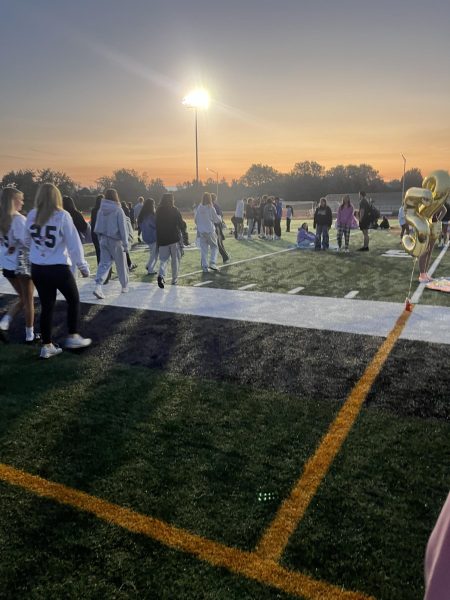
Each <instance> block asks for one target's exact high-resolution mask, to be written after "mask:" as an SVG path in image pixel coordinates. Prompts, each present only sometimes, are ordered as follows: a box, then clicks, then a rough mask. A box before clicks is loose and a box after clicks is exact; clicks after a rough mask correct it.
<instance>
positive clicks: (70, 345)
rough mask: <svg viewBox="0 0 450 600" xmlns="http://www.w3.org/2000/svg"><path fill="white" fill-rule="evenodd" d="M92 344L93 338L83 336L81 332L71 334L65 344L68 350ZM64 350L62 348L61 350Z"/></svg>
mask: <svg viewBox="0 0 450 600" xmlns="http://www.w3.org/2000/svg"><path fill="white" fill-rule="evenodd" d="M91 344H92V340H91V338H84V337H81V335H80V334H79V333H75V335H71V336H70V337H68V338H67V339H66V341H65V343H64V346H65V347H66V348H67V349H68V350H77V349H78V348H87V347H88V346H90V345H91ZM61 352H62V350H61Z"/></svg>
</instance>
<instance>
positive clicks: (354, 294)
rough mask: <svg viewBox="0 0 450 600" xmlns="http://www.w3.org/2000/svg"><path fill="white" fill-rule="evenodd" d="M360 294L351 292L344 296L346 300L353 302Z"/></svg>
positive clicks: (357, 291)
mask: <svg viewBox="0 0 450 600" xmlns="http://www.w3.org/2000/svg"><path fill="white" fill-rule="evenodd" d="M358 294H359V290H352V291H351V292H349V293H348V294H346V295H345V296H344V298H348V299H349V300H351V299H352V298H356V296H357V295H358Z"/></svg>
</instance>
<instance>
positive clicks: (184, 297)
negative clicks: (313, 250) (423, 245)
mask: <svg viewBox="0 0 450 600" xmlns="http://www.w3.org/2000/svg"><path fill="white" fill-rule="evenodd" d="M78 285H79V291H80V299H81V302H82V303H84V304H92V305H97V306H102V305H103V306H116V307H122V308H132V309H139V310H148V311H157V312H166V313H176V314H184V315H192V316H198V317H212V318H216V319H231V320H236V321H245V322H252V323H268V324H272V325H281V326H285V327H296V328H302V329H317V330H324V331H327V330H328V331H337V332H342V333H354V334H359V335H372V336H379V337H386V336H387V334H388V333H389V331H390V330H391V329H392V328H393V326H394V325H395V323H396V321H397V319H398V317H399V316H400V315H401V313H402V312H403V310H404V304H403V303H398V302H377V301H373V300H358V302H357V303H355V302H353V300H348V299H346V298H327V297H319V296H306V295H300V296H295V295H288V294H277V293H271V292H253V293H251V294H248V293H247V292H240V291H237V290H224V289H215V288H210V289H208V288H194V287H185V286H175V285H174V286H171V285H168V286H166V288H165V289H164V290H160V289H159V288H158V287H157V286H156V285H152V284H148V283H133V282H131V283H129V288H130V291H129V292H128V294H122V293H121V286H120V283H119V282H118V281H111V282H110V283H109V284H108V285H107V286H105V287H104V288H103V289H104V293H105V296H106V298H105V300H98V299H97V298H95V296H94V295H93V290H94V287H95V282H94V281H93V280H92V279H91V280H85V279H79V280H78ZM0 292H2V293H4V294H7V295H8V296H11V295H14V292H13V289H12V287H11V285H10V284H9V283H8V281H7V280H6V279H4V278H3V277H0ZM356 307H357V308H356ZM86 330H88V325H87V327H86ZM400 338H401V339H407V340H419V341H424V342H431V343H439V344H448V345H450V308H446V307H442V306H420V305H419V306H416V307H415V308H414V311H413V313H412V315H411V317H410V318H409V320H408V323H407V325H406V327H405V329H404V330H403V333H402V335H401V336H400Z"/></svg>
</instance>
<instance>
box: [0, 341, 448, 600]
mask: <svg viewBox="0 0 450 600" xmlns="http://www.w3.org/2000/svg"><path fill="white" fill-rule="evenodd" d="M397 358H398V360H400V361H401V360H403V358H402V356H401V355H398V356H397ZM437 368H439V365H437ZM24 372H25V373H26V374H27V377H26V378H25V377H23V376H22V374H23V373H24ZM80 373H81V374H82V375H83V376H82V378H80V377H79V375H80ZM0 381H1V382H2V383H1V388H0V389H1V396H2V404H1V406H0V414H1V419H0V460H1V461H2V462H4V463H7V464H11V465H14V466H16V467H18V468H23V469H24V470H27V471H29V472H32V473H37V474H39V475H41V476H42V477H45V478H48V479H51V480H55V481H58V482H61V483H65V484H67V485H69V486H73V487H75V488H77V489H81V490H84V491H87V492H89V493H90V494H94V495H98V496H100V497H102V498H104V499H107V500H110V501H112V502H114V503H117V504H120V505H124V506H128V507H131V508H133V509H135V510H137V511H139V512H142V513H144V514H149V515H151V516H155V517H158V518H160V519H163V520H165V521H167V522H170V523H172V524H175V525H177V526H180V527H183V528H186V529H188V530H190V531H193V532H195V533H197V534H200V535H203V536H206V537H208V538H210V539H216V540H219V541H222V542H224V543H226V544H228V545H233V546H237V547H240V548H244V549H245V548H248V549H252V548H253V547H254V546H255V544H256V542H257V540H258V539H259V536H260V535H261V533H262V531H263V530H264V528H265V527H266V526H267V525H268V524H269V522H270V520H271V519H272V517H273V515H274V514H275V511H276V509H277V507H278V505H279V503H280V502H281V500H282V499H283V498H284V497H285V496H286V495H287V494H288V492H289V490H290V488H291V486H292V484H293V482H294V481H295V480H296V479H297V477H298V476H299V475H300V473H301V469H302V465H303V464H304V462H305V460H306V459H307V458H308V457H309V456H310V455H311V454H312V452H313V451H314V448H315V446H316V445H317V443H318V441H319V439H320V438H321V436H322V435H323V433H324V432H325V431H326V429H327V428H328V425H329V424H330V423H331V421H332V419H333V416H334V414H335V413H336V410H337V408H338V407H339V405H340V402H341V401H342V400H343V399H344V398H336V401H335V402H323V401H321V400H320V398H319V399H318V398H314V397H308V396H306V397H304V398H296V397H292V396H289V395H285V394H274V393H273V392H264V391H261V390H255V389H253V388H252V387H250V386H245V387H244V386H240V385H236V384H230V383H218V382H215V381H205V380H201V379H192V378H189V377H185V376H181V375H169V374H167V373H164V372H162V371H159V370H149V369H145V368H138V367H125V366H120V365H119V366H118V365H108V364H107V363H104V362H102V361H101V360H100V359H98V360H97V359H95V357H94V356H93V355H92V354H90V355H89V354H87V353H86V354H84V355H82V356H74V355H70V354H68V353H65V354H63V355H62V356H61V357H59V358H58V360H54V361H49V362H48V363H41V362H39V361H37V360H36V357H35V352H34V350H31V349H29V348H19V347H14V346H10V347H8V348H5V347H0ZM410 384H411V385H412V386H413V387H414V381H410ZM386 385H388V382H387V383H386ZM449 435H450V425H449V423H448V422H447V421H445V420H442V421H436V420H430V419H428V420H423V419H419V418H412V417H408V418H403V417H401V416H396V415H394V414H393V413H392V412H391V411H390V412H383V411H381V410H379V409H375V408H367V409H364V410H363V413H362V414H361V416H360V418H359V419H358V421H357V423H356V425H355V428H354V429H353V431H352V432H351V434H350V437H349V438H348V440H347V441H346V443H345V445H344V448H343V450H342V452H341V453H340V455H339V456H338V458H337V460H336V461H335V463H334V465H333V466H332V469H331V472H330V473H329V475H328V476H327V477H326V479H325V481H324V483H323V485H322V486H321V488H320V489H319V493H318V495H317V496H316V498H315V499H314V500H313V503H312V505H311V506H310V508H309V510H308V511H307V514H306V517H305V519H304V521H303V522H302V523H301V524H300V526H299V528H298V530H297V531H296V533H295V534H294V536H293V537H292V539H291V541H290V544H289V546H288V549H287V551H286V553H285V555H284V558H283V561H284V562H285V564H286V565H287V566H289V568H292V569H295V570H300V571H307V572H309V573H311V574H312V576H313V577H315V578H319V579H323V580H325V581H329V582H330V583H333V584H336V585H345V587H346V588H349V589H355V590H358V589H360V590H361V591H365V592H366V593H369V594H372V595H375V596H376V597H377V598H380V599H388V598H395V599H403V598H404V599H405V600H406V599H408V600H414V599H415V598H417V599H418V598H420V597H421V596H422V593H423V590H422V571H423V553H424V548H425V543H426V539H427V536H428V535H429V532H430V531H431V528H432V526H433V523H434V521H435V519H436V516H437V514H438V512H439V509H440V506H441V504H442V502H443V498H444V496H445V494H446V492H447V491H448V484H449V480H448V472H449V471H448V467H449V465H448V461H447V460H446V459H445V457H446V456H448V455H447V454H446V448H447V445H448V444H447V440H448V438H449ZM1 488H2V489H1V492H2V493H1V496H0V498H1V499H0V508H1V514H2V518H1V519H0V539H1V542H0V548H2V550H1V551H0V552H1V553H0V558H1V561H0V583H1V585H2V590H3V593H5V597H7V598H8V597H17V592H18V591H19V592H20V596H21V597H33V598H40V597H45V598H52V597H55V598H56V597H60V596H61V594H64V596H65V597H68V598H80V597H83V598H100V597H109V598H131V597H143V598H211V599H212V598H214V599H216V598H224V599H225V598H240V599H241V598H242V599H245V598H249V599H250V598H264V599H265V598H285V597H287V596H285V595H283V594H280V593H278V592H276V591H273V590H271V589H269V588H266V587H264V586H261V585H259V584H255V583H252V582H249V581H247V580H245V579H243V578H240V577H237V576H233V575H230V574H229V573H228V572H226V571H224V570H219V569H214V568H211V567H209V566H208V565H205V564H203V563H200V562H198V561H196V560H195V559H193V558H192V557H189V556H185V555H183V554H181V553H178V552H174V551H171V550H168V549H167V548H165V547H164V546H161V545H159V544H156V543H155V542H153V541H152V540H148V539H144V538H143V537H142V536H135V535H131V534H129V533H127V532H124V531H122V530H119V529H118V528H115V527H112V526H109V525H106V524H104V523H100V522H98V521H96V520H95V519H94V518H93V517H91V516H89V515H83V514H80V513H77V512H76V511H74V510H73V509H70V508H66V507H61V506H57V505H55V504H53V503H52V502H49V501H46V500H40V499H37V498H35V497H33V496H32V495H30V494H27V493H25V492H23V491H20V490H16V489H14V488H11V487H9V486H6V485H3V484H2V485H1ZM267 492H270V493H271V494H272V495H271V496H270V499H269V500H268V501H266V502H262V501H261V494H262V493H267ZM6 549H7V550H6ZM14 594H15V595H16V596H15V595H14Z"/></svg>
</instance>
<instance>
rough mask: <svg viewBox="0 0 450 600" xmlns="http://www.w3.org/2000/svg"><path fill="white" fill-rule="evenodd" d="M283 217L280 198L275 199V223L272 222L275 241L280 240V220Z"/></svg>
mask: <svg viewBox="0 0 450 600" xmlns="http://www.w3.org/2000/svg"><path fill="white" fill-rule="evenodd" d="M282 217H283V203H282V202H281V200H280V198H278V197H277V198H275V222H274V226H273V229H274V233H275V239H276V240H281V219H282Z"/></svg>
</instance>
